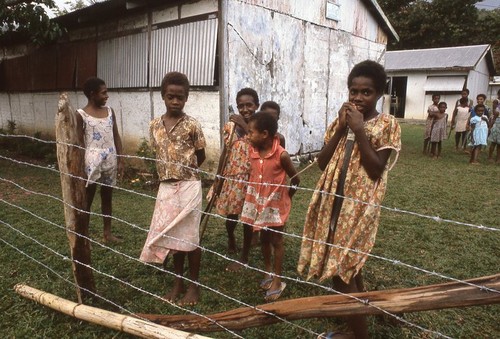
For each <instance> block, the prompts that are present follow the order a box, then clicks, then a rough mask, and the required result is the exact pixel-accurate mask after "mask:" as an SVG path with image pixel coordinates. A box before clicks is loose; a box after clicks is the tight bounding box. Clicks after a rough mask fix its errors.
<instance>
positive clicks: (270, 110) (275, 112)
mask: <svg viewBox="0 0 500 339" xmlns="http://www.w3.org/2000/svg"><path fill="white" fill-rule="evenodd" d="M262 112H265V113H268V114H270V115H272V116H273V118H274V119H276V121H278V120H279V119H280V114H279V113H278V110H277V109H274V108H270V107H266V109H264V110H263V111H262Z"/></svg>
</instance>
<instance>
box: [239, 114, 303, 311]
mask: <svg viewBox="0 0 500 339" xmlns="http://www.w3.org/2000/svg"><path fill="white" fill-rule="evenodd" d="M248 125H249V126H248V140H249V141H250V143H251V147H250V165H251V171H250V180H249V184H248V188H247V192H246V196H245V204H244V205H243V211H242V213H241V221H242V222H243V223H245V224H248V225H250V226H251V227H252V228H253V230H254V231H260V240H261V249H262V256H263V257H264V266H265V270H266V272H267V273H266V275H265V276H264V279H263V280H262V282H261V284H260V286H261V288H263V289H264V290H266V296H265V300H266V301H274V300H276V299H278V298H279V297H280V295H281V293H282V292H283V290H284V289H285V287H286V283H284V282H282V281H281V277H280V276H281V268H282V264H283V256H284V244H283V234H282V232H283V230H284V227H285V222H286V221H287V219H288V215H289V213H290V208H291V197H292V196H293V194H294V193H295V189H294V188H288V187H287V186H286V176H287V175H288V176H289V177H291V178H293V179H292V180H291V184H292V185H294V186H296V185H298V184H299V183H300V179H299V177H298V176H297V175H296V174H297V171H296V170H295V167H294V166H293V164H292V160H291V159H290V155H288V152H287V151H286V150H285V149H284V148H283V147H282V146H281V145H280V138H279V136H277V135H276V133H277V130H278V122H277V120H276V119H275V118H274V117H273V116H272V115H271V114H269V113H263V112H259V113H256V114H255V115H253V116H252V117H251V118H250V121H249V123H248ZM273 253H274V258H273V256H272V254H273ZM272 272H274V274H272Z"/></svg>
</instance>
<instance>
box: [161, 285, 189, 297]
mask: <svg viewBox="0 0 500 339" xmlns="http://www.w3.org/2000/svg"><path fill="white" fill-rule="evenodd" d="M184 292H186V288H185V287H184V283H183V282H182V281H180V282H177V281H176V282H174V288H172V290H171V291H170V292H168V293H167V294H165V295H164V296H163V299H165V300H167V301H170V302H175V301H176V300H177V298H178V297H179V295H181V294H182V293H184Z"/></svg>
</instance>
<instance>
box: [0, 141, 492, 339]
mask: <svg viewBox="0 0 500 339" xmlns="http://www.w3.org/2000/svg"><path fill="white" fill-rule="evenodd" d="M0 137H7V138H27V139H30V140H33V141H36V142H43V143H54V144H55V143H56V142H55V141H47V140H42V139H39V138H35V137H31V136H27V135H5V134H0ZM68 146H73V147H78V146H76V145H68ZM123 157H125V158H131V159H139V160H141V161H156V159H151V158H147V157H138V156H123ZM0 159H2V160H4V161H6V162H10V163H12V164H16V165H19V166H29V167H30V168H33V169H35V170H37V171H48V172H52V173H54V174H58V175H61V174H62V175H70V174H68V173H61V172H60V171H59V170H58V169H56V168H55V167H51V166H43V165H39V164H34V163H31V162H28V161H21V160H18V159H14V158H11V157H8V156H3V155H0ZM196 171H199V172H200V173H201V174H202V175H203V176H205V177H210V178H214V177H215V175H214V174H213V173H209V172H206V171H202V170H200V169H197V170H196ZM76 179H81V180H86V179H85V178H76ZM224 180H233V179H232V178H224ZM0 182H2V183H3V184H4V187H7V186H9V187H10V188H11V189H15V190H18V191H19V192H23V193H24V194H27V195H31V196H38V197H41V198H43V199H45V200H44V201H45V202H47V204H49V201H52V202H53V204H54V205H59V206H62V205H63V204H65V202H64V201H63V199H62V198H60V196H57V195H55V194H54V193H45V192H39V191H36V190H34V189H31V188H29V187H25V186H23V185H22V184H20V183H18V182H16V180H12V179H8V178H4V177H0ZM288 187H291V186H288ZM113 188H114V189H117V190H120V191H122V192H124V194H130V195H133V196H136V197H138V198H145V199H147V200H151V202H152V203H151V205H153V203H154V200H155V199H156V197H155V196H153V195H151V194H146V193H142V192H138V191H136V190H134V189H128V188H124V187H120V186H113ZM294 188H297V189H299V190H302V191H304V192H307V193H308V194H312V193H313V192H315V189H313V188H307V187H294ZM318 193H320V194H332V193H329V192H321V191H320V192H318ZM0 197H2V195H0ZM344 198H345V199H351V198H349V197H344ZM351 200H352V199H351ZM355 202H356V203H361V204H368V203H367V202H363V201H357V200H355ZM0 203H1V204H2V205H3V206H4V207H6V208H7V207H8V208H10V209H12V210H17V211H20V212H21V213H22V214H23V215H26V218H30V219H32V220H37V222H40V223H41V225H43V227H45V226H50V227H51V228H54V229H55V230H57V232H61V233H65V231H67V229H66V227H65V226H64V223H63V222H62V223H61V222H54V221H51V220H50V219H49V218H47V217H43V216H41V215H39V214H38V213H37V212H34V211H32V210H31V209H28V208H26V207H23V206H21V205H18V204H16V203H14V202H12V201H9V200H7V199H4V198H0ZM69 207H71V208H75V207H74V206H69ZM377 207H380V208H382V209H385V210H389V211H391V212H395V213H399V214H406V215H411V216H414V217H418V218H422V219H426V220H432V221H433V222H436V223H441V224H447V225H451V226H453V227H465V228H470V229H473V230H477V231H481V232H491V233H492V234H498V233H496V232H498V231H500V229H499V228H498V227H496V226H492V225H476V224H473V223H467V222H461V221H457V220H451V219H446V218H441V217H439V216H432V215H426V214H422V213H418V212H414V211H408V210H402V209H399V208H391V207H387V206H383V205H381V206H377ZM80 212H85V211H80ZM199 212H200V213H205V212H204V211H202V210H200V211H199ZM90 214H91V215H92V216H94V217H104V216H105V215H103V214H99V213H95V212H90ZM118 214H119V213H118ZM115 215H116V213H115ZM210 216H211V217H212V218H213V219H214V220H220V221H225V220H227V219H226V218H225V217H224V216H221V215H218V214H215V213H210ZM60 217H61V216H59V220H60ZM107 217H111V218H112V219H113V220H114V221H116V222H118V223H120V224H124V225H127V226H129V227H130V228H131V230H132V231H133V232H138V233H139V234H140V235H139V238H142V239H144V240H145V238H146V235H147V232H148V230H149V227H148V226H147V224H146V225H139V224H137V223H134V222H130V221H128V220H127V219H126V218H119V217H116V216H107ZM149 217H150V216H149ZM146 219H148V218H147V217H146ZM0 224H1V226H2V228H4V229H8V230H10V232H12V233H14V234H16V235H17V236H18V237H19V238H22V239H24V240H23V242H28V243H31V244H34V245H35V247H36V248H39V249H40V250H43V251H45V252H48V253H50V255H51V256H52V257H53V258H58V260H60V261H63V262H68V263H69V262H70V261H71V259H70V258H68V256H67V255H66V254H63V253H61V252H60V249H54V248H51V247H50V246H48V245H47V244H44V243H43V242H42V241H40V240H37V239H36V238H35V237H34V236H33V235H30V234H29V233H28V232H26V231H22V230H21V229H20V228H18V227H16V225H15V223H13V222H8V221H5V220H0ZM270 230H271V231H275V230H273V229H270ZM281 233H282V234H283V236H284V237H288V238H290V239H294V240H295V241H302V240H303V239H304V238H303V237H302V235H301V234H294V233H292V232H289V231H288V230H287V231H284V232H281ZM88 240H89V241H90V242H91V243H92V244H94V245H95V246H98V247H100V248H102V249H103V250H105V251H107V252H109V253H112V254H113V255H115V256H117V257H121V259H123V260H126V261H127V262H132V263H136V264H140V265H143V266H145V267H148V268H151V269H153V270H156V271H158V272H161V273H163V274H167V275H170V276H173V277H178V276H176V275H175V273H173V272H171V271H170V270H167V269H165V268H163V267H158V266H156V265H151V264H145V263H142V262H140V261H139V260H138V253H137V252H134V253H126V252H124V251H120V250H117V249H116V248H113V247H110V246H107V245H106V244H104V243H101V242H99V241H96V240H93V239H92V238H91V237H89V238H88ZM306 240H310V241H313V242H314V241H316V240H314V239H306ZM0 241H1V242H2V243H4V244H5V245H6V246H8V247H9V248H11V249H13V250H14V251H16V252H17V253H19V254H20V255H22V256H24V257H25V258H28V259H29V260H32V261H33V262H35V263H36V264H38V265H40V266H41V267H43V268H44V269H46V270H47V271H48V272H50V273H51V274H54V275H55V276H57V277H58V278H59V279H61V280H63V281H64V282H65V283H67V284H73V285H74V282H72V281H71V279H70V278H68V277H67V273H68V272H67V271H66V272H59V271H57V270H56V269H54V268H51V267H50V266H49V265H47V264H45V263H43V261H41V260H39V259H36V258H35V256H34V255H32V254H30V253H28V251H26V250H25V249H23V248H22V246H20V245H18V244H16V242H15V241H14V240H12V239H10V238H6V237H0ZM181 241H182V240H181ZM325 245H327V246H332V247H339V246H336V245H332V244H325ZM140 246H142V244H141V245H140ZM198 247H199V248H200V249H201V250H202V251H203V252H204V253H209V254H210V255H211V256H212V257H211V258H216V259H217V260H219V261H222V262H226V263H229V262H236V261H237V260H235V259H233V258H231V257H230V256H227V255H225V254H223V253H221V251H217V250H216V249H213V248H210V245H207V246H201V245H199V246H198ZM342 249H343V250H347V251H353V252H358V253H361V254H366V255H368V256H369V257H371V258H373V259H374V260H380V261H383V262H385V263H388V264H391V265H394V266H399V267H403V268H405V269H409V270H414V271H416V272H419V273H422V274H425V275H428V276H432V277H435V278H439V279H443V280H445V281H453V282H458V283H461V284H464V285H467V286H473V287H475V288H477V289H480V290H481V291H488V292H491V293H500V291H498V290H496V289H491V288H488V287H486V286H482V285H476V284H473V283H470V282H467V281H465V280H462V279H458V278H455V277H452V276H450V275H448V274H444V273H440V272H435V271H434V270H432V269H429V268H422V267H418V266H416V265H412V264H410V263H406V262H403V261H401V260H398V259H394V258H387V257H384V256H380V255H374V254H371V253H363V252H359V251H357V250H355V249H349V248H342ZM137 250H140V248H138V249H137ZM35 252H36V250H35ZM79 264H83V265H86V264H85V263H79ZM258 266H259V265H258V263H255V264H254V265H250V264H245V265H244V267H245V268H246V269H247V270H249V271H252V272H255V273H259V274H265V273H266V272H265V271H264V270H262V269H260V268H259V267H258ZM68 267H69V265H68ZM89 268H90V269H91V270H92V271H94V272H95V273H96V274H98V275H99V276H103V277H105V278H107V279H110V280H112V281H114V282H117V283H119V284H120V285H121V286H126V287H127V288H129V289H132V290H134V291H135V292H137V293H141V294H144V295H146V296H148V298H153V300H161V301H165V299H164V298H162V297H161V296H159V295H157V294H156V292H158V291H155V292H151V291H148V289H147V287H145V286H144V285H142V284H141V282H139V283H135V282H129V281H127V278H125V277H122V276H120V277H118V276H116V275H113V274H111V273H109V272H106V270H105V269H102V268H99V267H96V266H95V265H89ZM182 278H183V279H186V281H188V282H191V283H194V284H197V285H198V286H200V287H201V289H202V290H204V291H209V292H210V293H213V294H214V295H217V297H218V298H221V299H223V300H227V301H230V302H231V304H234V305H236V306H237V307H249V308H252V309H254V310H255V311H256V312H266V311H265V310H262V309H260V308H259V307H258V306H255V305H253V304H251V303H249V302H246V301H244V299H245V298H242V297H241V296H239V295H231V294H230V293H228V292H226V291H224V290H223V289H222V288H220V286H218V283H217V281H211V282H210V284H207V283H200V282H195V281H191V280H189V279H188V278H186V277H182ZM281 278H282V279H284V280H287V281H290V282H293V283H294V284H297V285H298V286H304V287H306V288H315V289H318V290H320V291H322V292H324V293H337V294H342V295H344V296H347V297H349V298H352V299H353V300H355V301H356V302H359V303H362V304H364V305H370V306H372V307H376V308H377V306H375V305H373V304H371V303H370V302H369V301H368V300H363V299H360V298H357V297H356V296H353V295H349V294H343V293H340V292H339V291H336V290H334V289H332V288H331V287H329V286H325V285H321V284H317V283H314V282H310V281H306V280H304V279H302V278H301V277H297V276H296V275H282V276H281ZM96 297H98V298H100V299H101V300H103V301H104V302H105V303H109V304H110V305H111V306H112V307H115V308H118V309H119V310H121V311H122V312H125V313H128V314H136V313H138V311H137V310H134V305H127V306H125V305H120V303H118V302H116V301H113V300H110V299H109V298H108V297H107V296H105V295H100V294H97V293H96ZM289 297H290V298H293V297H294V296H293V295H290V296H289ZM167 303H168V304H169V305H170V306H172V307H174V308H175V309H177V310H178V311H182V312H187V313H190V314H194V315H196V316H199V317H202V318H205V319H207V320H209V321H211V322H213V323H214V324H216V325H217V326H219V327H220V329H221V331H224V332H226V333H227V334H229V335H230V336H234V337H242V335H241V333H237V332H235V331H232V330H230V329H228V328H226V327H224V326H223V325H220V324H218V323H217V321H215V320H213V319H210V318H209V316H206V315H204V314H202V313H200V312H197V311H194V310H192V309H189V308H186V307H181V306H179V305H176V304H175V303H172V302H168V301H167ZM201 303H203V301H202V302H201ZM379 310H380V311H381V312H382V313H383V314H385V315H387V316H389V317H391V318H394V319H395V320H397V321H399V322H401V323H403V324H404V325H405V326H408V327H409V328H413V329H414V330H417V331H420V332H423V333H428V334H430V335H432V336H437V337H445V338H449V336H447V335H446V334H444V333H441V332H439V331H434V330H431V329H427V328H425V327H423V326H421V325H419V324H416V323H414V322H411V321H409V320H407V319H405V318H404V317H402V316H401V315H398V314H394V313H391V312H388V311H386V310H384V309H379ZM268 315H269V316H272V317H277V320H279V321H280V322H282V323H284V324H286V325H287V326H289V327H291V328H294V329H296V330H297V331H300V332H301V333H304V334H306V335H308V336H311V337H313V336H314V337H316V336H318V335H319V334H320V333H321V332H323V329H321V330H318V329H316V328H315V329H313V328H308V327H307V326H303V325H300V324H297V323H294V322H292V321H288V320H286V319H284V318H280V317H278V316H276V315H274V314H268Z"/></svg>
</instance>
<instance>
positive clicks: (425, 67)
mask: <svg viewBox="0 0 500 339" xmlns="http://www.w3.org/2000/svg"><path fill="white" fill-rule="evenodd" d="M385 69H386V71H387V75H388V76H389V78H390V82H389V93H390V94H391V114H394V115H395V116H397V117H400V118H406V119H426V118H427V107H428V106H429V105H430V104H431V103H432V94H433V93H438V94H440V95H441V101H444V102H446V103H447V104H448V115H449V118H450V119H451V113H452V112H453V109H454V107H455V103H456V101H457V100H458V99H459V98H460V92H461V91H462V89H464V88H467V89H469V91H470V95H469V98H471V99H473V100H474V102H476V96H477V95H478V94H481V93H483V94H486V95H487V94H488V86H489V81H490V78H491V77H492V76H493V74H495V69H494V64H493V57H492V53H491V49H490V45H477V46H460V47H446V48H430V49H415V50H403V51H390V52H387V54H386V58H385Z"/></svg>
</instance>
